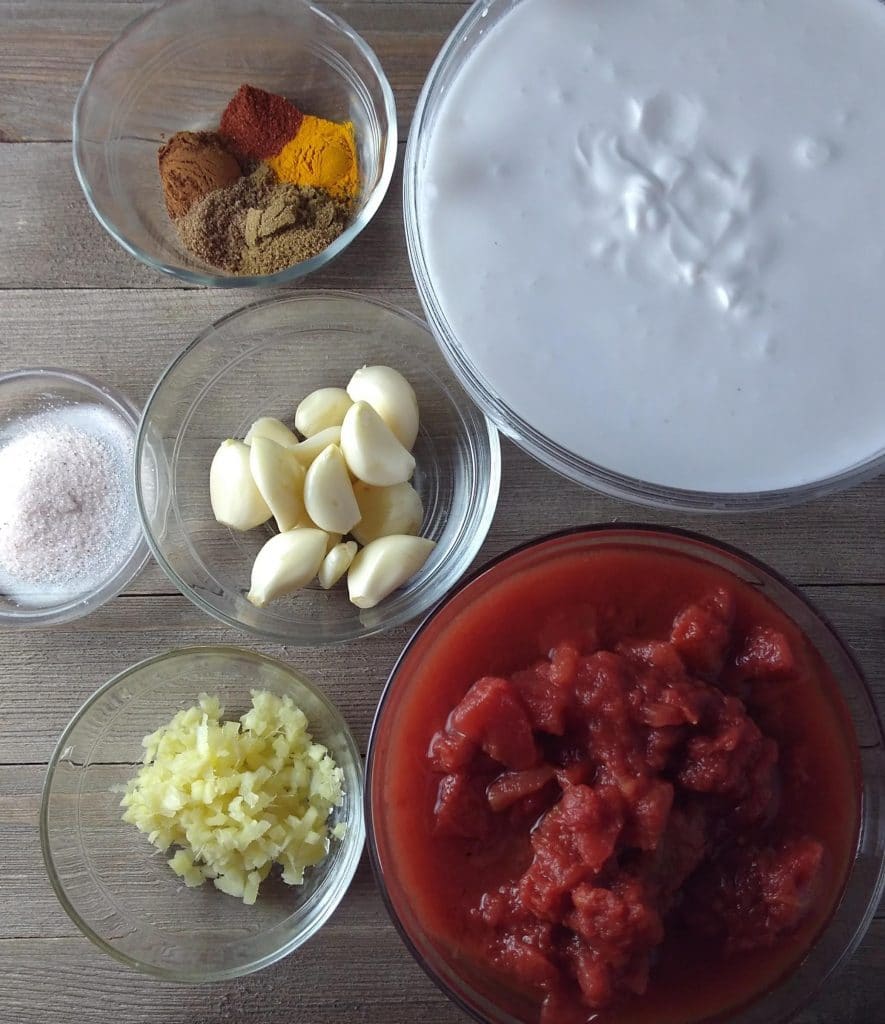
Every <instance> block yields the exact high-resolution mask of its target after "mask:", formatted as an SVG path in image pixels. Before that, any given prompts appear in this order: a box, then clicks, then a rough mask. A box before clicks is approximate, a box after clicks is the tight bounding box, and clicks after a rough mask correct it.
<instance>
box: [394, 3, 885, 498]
mask: <svg viewBox="0 0 885 1024" xmlns="http://www.w3.org/2000/svg"><path fill="white" fill-rule="evenodd" d="M521 2H522V0H476V2H475V3H474V4H473V5H472V6H471V7H470V9H469V10H468V11H467V13H466V14H465V15H464V17H463V18H462V20H461V21H460V22H459V23H458V25H457V26H456V27H455V29H454V30H453V31H452V34H451V35H450V36H449V38H448V40H447V41H446V43H445V44H444V46H443V47H442V49H441V51H440V53H439V55H438V57H437V59H436V61H435V63H434V64H433V67H432V68H431V69H430V72H429V73H428V76H427V79H426V81H425V83H424V87H423V89H422V91H421V95H420V97H419V99H418V104H417V107H416V109H415V114H414V117H413V119H412V125H411V128H410V131H409V139H408V145H407V147H406V157H405V169H404V172H403V202H404V216H405V226H406V240H407V243H408V252H409V262H410V264H411V267H412V273H413V275H414V278H415V283H416V285H417V288H418V294H419V296H420V298H421V304H422V306H423V307H424V311H425V314H426V316H427V321H428V323H429V325H430V328H431V330H432V331H433V333H434V335H435V337H436V339H437V341H438V342H439V345H440V348H441V349H442V351H443V354H444V355H445V357H446V359H447V360H448V362H449V364H450V365H451V366H452V368H453V370H454V371H455V373H456V374H457V375H458V379H459V380H460V382H461V384H462V385H463V387H464V389H465V391H466V392H467V393H468V394H469V395H470V397H471V398H472V399H473V400H474V401H475V402H476V403H477V404H478V405H479V407H480V408H481V409H482V410H483V412H484V413H485V414H486V415H487V416H488V417H489V419H491V420H492V422H493V423H494V424H495V425H496V426H497V428H498V429H499V430H500V431H501V433H502V434H504V435H505V436H506V437H509V438H510V439H511V440H513V441H514V442H515V443H516V444H518V445H519V446H520V447H521V448H523V449H524V450H525V451H526V452H528V453H529V454H530V455H532V456H534V457H535V458H536V459H538V460H539V461H540V462H542V463H544V465H546V466H549V467H550V468H551V469H554V470H556V471H557V472H558V473H561V474H562V475H563V476H565V477H567V478H568V479H570V480H574V481H575V482H576V483H579V484H582V485H584V486H585V487H590V488H592V489H594V490H596V491H601V492H603V493H604V494H610V495H613V496H614V497H619V498H626V499H627V500H629V501H633V502H638V503H639V504H642V505H649V506H652V507H657V508H667V509H681V510H686V511H705V512H746V511H748V510H751V509H763V508H778V507H782V506H788V505H795V504H799V503H800V502H804V501H810V500H813V499H814V498H818V497H821V496H823V495H825V494H830V493H833V492H836V491H840V490H844V489H845V488H848V487H852V486H854V485H856V484H858V483H860V482H861V481H863V480H867V479H870V478H872V477H875V476H878V475H879V474H880V473H882V472H883V471H885V450H881V449H880V450H879V451H878V452H877V453H875V454H873V455H872V456H871V457H870V458H869V459H867V460H865V461H863V462H861V463H860V464H857V465H852V466H849V467H846V468H845V470H844V471H843V472H839V473H836V474H834V475H832V476H830V477H827V478H823V479H819V480H815V481H812V482H809V483H803V484H798V485H796V486H790V487H785V488H780V489H773V490H766V491H756V492H753V491H746V492H744V491H742V492H735V493H728V492H724V491H718V492H715V491H701V490H689V489H686V488H681V487H671V486H664V485H662V484H658V483H653V482H650V481H647V480H642V479H638V478H635V477H632V476H629V475H627V474H624V473H621V472H618V469H617V467H616V466H604V465H601V464H598V463H594V462H591V461H590V460H589V459H586V458H583V457H581V456H580V455H578V454H577V453H576V452H574V451H572V450H570V449H568V448H567V447H564V446H563V445H561V444H558V443H557V442H556V441H555V440H553V439H552V438H550V437H548V436H547V435H545V434H544V433H543V431H541V430H539V429H537V427H536V426H535V425H534V424H533V423H531V422H528V421H527V420H526V419H525V418H524V417H522V416H520V415H519V413H518V412H517V411H516V410H515V409H513V408H512V407H511V406H510V405H508V404H507V403H506V402H505V401H504V400H503V399H502V398H501V395H500V394H499V391H498V389H497V388H496V387H495V384H494V381H491V380H489V379H488V378H487V376H486V375H485V374H484V373H483V372H482V371H481V370H480V369H479V367H478V366H477V365H476V360H474V359H473V358H472V357H471V355H470V353H469V351H468V350H467V349H466V347H465V346H464V344H463V339H461V338H459V337H458V333H457V331H456V330H455V328H454V326H453V324H452V322H451V320H450V319H449V317H448V316H447V315H446V311H445V308H444V305H443V303H442V301H441V299H440V295H439V293H438V290H437V282H435V281H434V279H433V275H432V273H431V271H430V267H429V263H428V258H427V251H428V239H427V238H426V237H425V234H424V232H423V231H422V225H421V217H420V216H419V211H420V206H421V201H422V190H423V188H424V184H425V180H426V164H427V156H428V150H429V148H430V144H431V139H432V136H433V132H434V126H435V123H436V120H437V118H438V116H439V113H440V110H441V108H442V106H443V104H444V102H445V98H446V96H447V95H448V93H449V91H450V89H451V87H452V85H453V83H454V82H455V80H456V79H457V78H458V76H459V74H460V73H461V71H462V70H463V68H464V66H465V64H466V63H467V62H468V61H469V60H470V58H471V56H472V54H473V51H474V50H475V49H476V47H477V46H478V45H479V43H480V42H481V40H482V39H483V38H484V37H485V36H486V35H487V34H488V33H489V32H491V31H492V30H493V29H494V28H495V26H496V25H497V24H498V23H499V22H500V21H501V19H502V18H506V17H507V15H508V13H509V12H510V11H511V10H513V8H514V7H516V6H518V5H519V3H521ZM870 2H872V0H870ZM465 173H466V172H465ZM538 201H541V200H540V199H539V198H538V197H529V198H527V199H526V203H528V204H534V203H535V202H538ZM468 257H469V254H465V258H468ZM563 258H570V257H569V254H564V256H563ZM547 270H551V268H549V267H548V268H547ZM552 270H553V272H555V268H552ZM588 329H589V330H591V331H592V311H588ZM555 331H556V325H555V323H551V325H550V332H551V333H555ZM535 341H536V344H537V347H538V348H539V349H543V348H544V347H545V346H547V345H548V344H549V338H547V337H538V338H536V339H535ZM551 372H552V373H555V365H554V368H553V370H552V371H551ZM588 372H592V370H588ZM625 394H626V395H627V397H626V399H625V401H626V402H627V403H629V383H627V384H625ZM628 423H629V420H627V421H626V422H625V425H624V428H623V429H624V430H625V431H627V430H629V429H630V428H629V425H628ZM699 443H703V434H702V431H701V433H700V434H699Z"/></svg>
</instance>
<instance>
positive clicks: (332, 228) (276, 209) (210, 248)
mask: <svg viewBox="0 0 885 1024" xmlns="http://www.w3.org/2000/svg"><path fill="white" fill-rule="evenodd" d="M350 212H351V210H350V203H348V202H345V201H343V200H340V199H336V198H335V197H333V196H331V195H329V193H328V192H325V191H324V190H321V189H315V188H309V187H304V186H300V185H291V184H281V183H280V182H278V181H277V179H276V176H275V175H274V173H273V171H271V169H270V168H269V167H268V166H267V164H260V165H259V166H258V168H257V169H256V170H254V171H253V172H252V173H251V174H249V175H247V176H245V177H243V178H241V179H240V180H239V181H238V182H236V183H235V184H233V185H231V186H228V187H227V188H221V189H217V190H216V191H215V192H211V193H210V194H209V195H208V196H205V197H204V198H203V199H201V200H200V201H199V202H197V203H195V204H194V205H193V206H192V207H191V208H190V210H189V211H188V212H187V214H186V215H185V216H184V217H182V218H180V219H179V220H178V221H177V222H176V227H177V228H178V232H179V234H180V236H181V240H182V243H183V244H184V245H185V246H186V247H187V248H188V249H189V250H190V251H191V252H192V253H193V254H194V255H195V256H198V257H199V258H200V259H202V260H204V261H205V262H206V263H209V264H210V265H211V266H213V267H217V268H219V269H220V270H224V271H225V272H227V273H229V274H242V275H247V274H248V275H252V274H275V273H277V272H278V271H280V270H284V269H285V268H286V267H290V266H292V265H293V264H294V263H300V262H301V261H303V260H306V259H309V258H310V257H311V256H315V255H316V254H317V253H319V252H322V250H323V249H325V248H326V246H327V245H329V244H330V243H331V242H333V241H334V240H335V239H336V238H337V237H338V236H339V235H340V234H341V232H342V231H343V230H344V228H345V227H346V225H347V221H348V219H349V216H350Z"/></svg>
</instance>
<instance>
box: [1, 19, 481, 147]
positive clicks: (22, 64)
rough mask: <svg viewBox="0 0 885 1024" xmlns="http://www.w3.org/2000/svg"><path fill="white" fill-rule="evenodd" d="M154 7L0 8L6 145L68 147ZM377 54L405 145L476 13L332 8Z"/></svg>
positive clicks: (3, 140) (2, 112)
mask: <svg viewBox="0 0 885 1024" xmlns="http://www.w3.org/2000/svg"><path fill="white" fill-rule="evenodd" d="M153 6H156V4H154V3H149V2H145V3H132V2H123V0H118V2H114V3H101V2H95V0H66V2H58V0H46V2H44V0H21V2H9V0H0V142H34V141H40V142H46V141H60V140H61V141H66V140H69V139H70V138H71V111H72V110H73V107H74V102H75V100H76V99H77V93H78V92H79V90H80V86H81V85H82V84H83V79H84V78H85V77H86V72H87V71H88V70H89V66H90V64H91V63H92V62H93V61H94V60H95V59H96V57H98V56H99V54H100V53H101V52H102V50H104V48H105V47H106V46H108V45H109V44H110V43H111V42H113V40H114V39H115V38H116V36H117V35H119V33H120V32H121V31H122V30H123V29H124V28H125V27H126V26H127V25H128V24H129V22H131V21H132V20H133V19H134V18H136V17H138V16H139V15H141V14H143V13H144V12H145V11H146V10H147V9H148V8H150V7H153ZM324 6H325V7H326V8H327V9H328V10H330V11H333V12H335V13H336V14H338V15H340V16H341V17H342V18H344V20H345V21H347V22H348V23H349V24H350V25H352V26H353V28H355V29H356V30H357V31H358V32H359V33H361V34H362V35H363V36H364V38H365V39H366V41H367V42H368V43H369V45H370V46H371V47H372V48H373V49H374V50H375V52H376V53H377V55H378V58H379V60H380V61H381V64H382V67H383V68H384V72H385V74H386V75H387V77H388V79H389V80H390V84H391V86H392V87H393V90H394V93H395V95H396V101H397V113H398V120H399V128H400V132H401V133H402V137H403V138H404V137H405V132H406V130H407V128H408V124H409V120H410V118H411V116H412V111H413V109H414V106H415V101H416V99H417V97H418V93H419V91H420V89H421V86H422V84H423V82H424V77H425V75H426V73H427V70H428V69H429V67H430V65H431V63H432V62H433V59H434V57H435V56H436V54H437V51H438V50H439V48H440V46H441V44H442V43H443V41H444V40H445V38H446V37H447V36H448V34H449V32H450V31H451V30H452V28H454V26H455V25H456V23H457V21H458V19H459V18H460V16H461V14H462V13H463V11H464V10H466V9H467V7H468V6H469V5H468V4H466V3H463V2H462V0H453V2H433V3H415V2H408V0H403V2H393V3H391V2H374V0H363V2H357V3H353V2H352V3H328V4H325V5H324Z"/></svg>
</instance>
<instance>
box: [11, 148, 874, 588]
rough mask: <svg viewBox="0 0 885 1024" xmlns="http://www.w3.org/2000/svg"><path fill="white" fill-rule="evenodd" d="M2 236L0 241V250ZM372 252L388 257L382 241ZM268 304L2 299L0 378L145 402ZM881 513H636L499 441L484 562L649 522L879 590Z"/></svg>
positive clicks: (392, 296) (147, 297)
mask: <svg viewBox="0 0 885 1024" xmlns="http://www.w3.org/2000/svg"><path fill="white" fill-rule="evenodd" d="M16 148H27V147H16ZM0 196H2V192H0ZM0 202H2V199H0ZM370 230H371V228H370ZM2 238H3V236H2V234H0V246H2V245H3V240H2ZM357 244H359V243H357ZM379 246H380V248H381V249H382V250H383V251H385V252H388V253H390V251H391V242H390V240H385V241H382V242H381V243H379ZM345 258H346V254H345ZM385 262H386V263H389V264H391V265H394V264H396V262H397V260H396V257H395V256H394V255H388V256H387V257H386V258H385ZM381 277H382V278H383V274H382V275H381ZM355 280H359V278H357V277H356V275H355V274H354V273H352V272H351V274H349V275H347V283H350V284H352V283H353V282H354V281H355ZM311 283H313V282H311ZM360 290H361V291H362V292H364V293H365V294H368V295H375V296H379V297H385V298H387V299H388V300H389V301H392V302H394V303H396V304H399V305H402V306H404V307H406V308H408V309H410V310H412V311H413V312H420V307H419V304H418V301H417V296H416V295H415V292H414V290H413V289H411V288H408V287H407V288H394V287H393V285H388V286H386V287H384V286H383V284H379V283H378V282H377V281H375V282H372V281H371V280H368V281H367V282H366V283H365V284H364V285H361V288H360ZM269 294H270V293H269V292H261V293H254V292H250V293H248V294H241V293H231V292H229V291H224V290H209V289H196V290H184V291H181V290H172V291H169V290H166V291H159V290H144V291H142V290H132V291H127V292H125V293H119V292H115V291H104V290H96V291H89V290H82V291H81V290H76V289H75V290H67V289H66V290H61V289H52V290H48V291H41V290H12V291H8V292H5V293H3V301H2V302H0V338H2V339H3V345H2V349H0V371H8V370H11V369H14V368H15V367H17V366H21V365H58V364H62V365H66V366H71V367H76V368H78V369H79V370H81V371H82V372H85V373H88V374H93V375H95V376H97V377H99V378H100V379H102V380H104V381H105V382H107V383H108V384H110V385H112V386H114V387H118V388H120V389H121V390H123V391H125V392H126V393H127V394H129V396H130V397H131V398H132V399H133V400H134V401H136V402H138V403H143V402H144V401H145V400H146V399H147V396H148V394H149V393H150V390H151V388H152V387H153V384H154V382H155V381H156V379H157V377H158V376H159V375H160V373H161V372H162V370H163V369H164V367H165V366H166V365H168V363H169V362H170V361H171V360H172V359H173V358H174V357H175V356H176V355H177V354H178V352H179V351H180V350H181V349H182V348H183V347H184V346H185V345H186V344H187V343H188V342H189V341H190V340H191V339H192V338H193V337H194V336H195V335H196V334H197V333H198V332H199V331H200V330H201V329H203V328H204V327H205V326H206V325H207V324H209V323H211V322H212V321H213V320H216V319H218V318H219V317H220V316H223V315H225V314H227V313H229V312H231V311H232V310H234V309H236V308H237V307H238V306H240V305H241V304H243V303H244V302H248V301H251V300H254V299H255V298H257V297H259V295H260V296H262V297H263V296H265V295H269ZM883 511H885V477H880V478H879V479H878V480H875V481H871V482H869V483H867V484H865V485H863V486H861V487H858V488H855V489H854V490H852V491H848V492H846V493H845V494H842V495H836V496H833V497H831V498H827V499H822V500H820V501H817V502H812V503H810V504H807V505H802V506H799V507H797V508H793V509H785V510H781V511H776V512H770V513H755V514H747V515H743V516H702V515H686V514H682V513H670V512H661V511H658V510H654V509H644V508H641V507H639V506H636V505H629V504H627V503H626V502H623V501H616V500H614V499H610V498H606V497H603V496H601V495H597V494H594V493H593V492H590V491H588V490H585V489H583V488H581V487H579V486H577V485H575V484H572V483H569V482H567V481H565V480H563V479H561V478H560V477H558V476H556V475H555V474H553V473H551V472H550V471H548V470H546V469H544V468H543V467H542V466H540V465H538V464H537V463H536V462H535V461H534V460H532V459H530V458H529V457H528V456H526V455H524V454H523V453H522V452H520V451H518V450H517V449H515V448H514V447H513V446H512V445H510V444H509V443H505V445H504V487H503V489H502V498H501V502H500V507H499V511H498V514H497V517H496V520H495V523H494V525H493V528H492V533H491V536H490V538H489V543H488V545H487V546H486V548H485V551H484V554H489V555H490V554H497V553H499V552H501V551H504V550H506V549H507V548H509V547H511V546H513V545H514V544H517V543H521V542H522V541H525V540H527V539H529V538H530V537H533V536H538V535H540V534H542V533H546V532H549V531H551V530H556V529H563V528H566V527H569V526H574V525H577V524H580V523H591V522H609V521H615V520H617V521H622V522H623V521H630V522H649V523H660V524H667V525H672V526H681V527H684V528H687V529H695V530H699V531H702V532H707V533H709V534H711V535H712V536H714V537H717V538H718V539H720V540H723V541H725V542H727V543H730V544H734V545H736V546H737V547H742V548H744V549H746V550H748V551H749V552H751V553H752V554H755V555H756V556H757V557H759V558H761V559H762V560H763V561H766V562H768V563H769V564H771V565H772V566H773V567H774V568H775V569H777V570H778V571H780V572H782V573H784V574H785V575H786V576H788V577H789V578H791V579H792V580H793V581H794V582H797V583H855V584H861V583H885V557H883V545H882V540H881V522H882V517H883ZM169 590H170V585H169V583H168V582H167V581H166V580H165V578H164V577H163V576H162V575H161V574H160V573H159V571H158V570H157V569H156V568H152V569H151V570H149V571H148V572H147V573H146V574H145V575H144V576H143V577H142V578H141V579H140V580H139V581H137V583H136V584H135V586H134V587H133V592H134V593H158V592H159V593H167V592H169Z"/></svg>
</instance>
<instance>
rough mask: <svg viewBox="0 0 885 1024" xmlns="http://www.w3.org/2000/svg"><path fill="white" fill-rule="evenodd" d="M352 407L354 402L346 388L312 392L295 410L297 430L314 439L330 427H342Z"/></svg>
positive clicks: (321, 389) (320, 389) (322, 389)
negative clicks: (345, 416)
mask: <svg viewBox="0 0 885 1024" xmlns="http://www.w3.org/2000/svg"><path fill="white" fill-rule="evenodd" d="M352 405H353V401H352V400H351V398H350V396H349V395H348V393H347V392H346V391H345V390H344V388H319V389H318V390H317V391H311V393H310V394H309V395H308V396H307V398H305V399H303V400H302V401H301V402H300V403H299V405H298V408H297V409H296V410H295V429H296V430H297V431H299V432H300V433H301V434H303V435H304V436H305V437H313V436H314V434H318V433H319V432H320V431H321V430H327V429H328V428H329V427H340V426H341V424H342V423H343V422H344V415H345V413H346V412H347V410H348V409H349V408H350V407H351V406H352Z"/></svg>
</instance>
